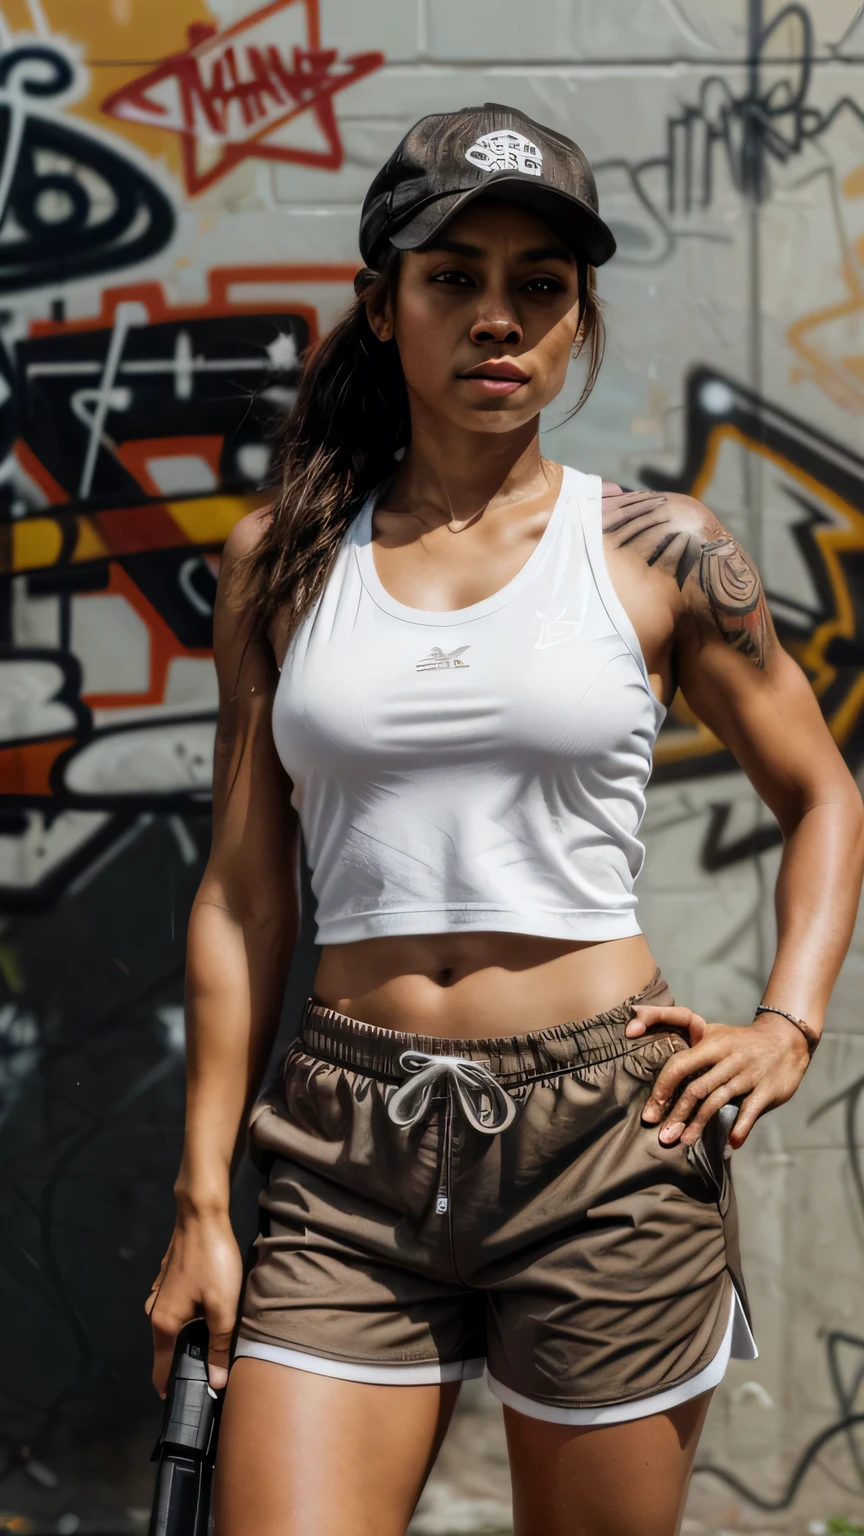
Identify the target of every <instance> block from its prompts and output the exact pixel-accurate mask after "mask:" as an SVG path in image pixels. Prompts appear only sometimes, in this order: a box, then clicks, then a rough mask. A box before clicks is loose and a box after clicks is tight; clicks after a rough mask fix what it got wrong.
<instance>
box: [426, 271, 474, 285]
mask: <svg viewBox="0 0 864 1536" xmlns="http://www.w3.org/2000/svg"><path fill="white" fill-rule="evenodd" d="M432 282H433V283H454V284H455V285H456V286H458V287H466V286H470V283H471V279H470V277H469V276H468V274H467V272H459V271H457V270H456V268H452V269H449V270H448V271H446V272H436V273H435V276H434V277H433V278H432Z"/></svg>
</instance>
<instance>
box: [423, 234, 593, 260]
mask: <svg viewBox="0 0 864 1536" xmlns="http://www.w3.org/2000/svg"><path fill="white" fill-rule="evenodd" d="M424 250H427V251H450V252H451V254H452V255H454V256H485V255H486V254H487V253H486V250H485V249H484V247H483V246H482V245H468V244H467V242H466V241H464V240H448V239H447V238H446V237H445V236H443V235H442V237H441V239H440V240H436V241H434V243H433V244H430V245H427V246H424ZM519 260H520V261H525V262H531V261H566V262H568V263H569V264H570V265H572V264H573V263H574V262H575V260H576V258H575V256H574V255H573V252H572V251H571V250H568V248H567V246H566V245H537V246H534V247H533V249H532V250H530V251H520V253H519Z"/></svg>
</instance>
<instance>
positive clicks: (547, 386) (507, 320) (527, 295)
mask: <svg viewBox="0 0 864 1536" xmlns="http://www.w3.org/2000/svg"><path fill="white" fill-rule="evenodd" d="M370 323H371V324H372V326H373V329H374V330H375V332H376V335H378V336H379V338H380V339H382V340H388V339H389V338H390V337H393V336H395V339H396V343H397V346H398V348H399V357H400V361H401V363H402V370H403V372H404V375H405V382H406V384H407V386H408V393H409V396H410V398H411V405H412V411H415V412H416V411H417V409H418V406H419V407H420V408H421V409H422V408H425V412H428V413H429V414H430V415H431V416H432V417H437V418H439V419H441V420H443V421H446V422H448V423H450V424H452V425H454V426H458V427H462V428H466V427H467V428H468V429H469V430H472V431H475V432H509V431H512V430H513V429H514V428H516V427H519V426H522V425H523V424H524V423H525V422H528V421H530V420H532V419H533V418H534V417H535V416H536V415H537V414H538V412H539V411H540V410H541V409H542V408H543V406H544V405H547V404H548V403H549V401H550V400H553V399H554V398H555V396H556V395H557V394H558V392H559V391H560V389H561V387H562V385H563V383H564V378H565V375H566V373H567V364H568V362H569V360H570V357H571V354H572V348H573V343H574V340H575V337H576V332H577V329H578V326H579V300H578V280H577V268H576V260H575V257H574V256H573V254H572V252H571V251H569V250H568V249H567V247H566V246H565V245H564V244H563V242H562V240H561V239H560V237H559V236H558V235H556V234H554V233H553V231H552V230H551V229H550V227H549V225H548V224H546V223H544V221H543V220H542V219H541V218H539V217H538V216H537V215H536V214H534V213H530V212H528V210H527V209H525V208H521V207H519V206H518V205H516V204H514V203H496V202H492V201H488V202H487V201H485V200H484V199H479V200H478V201H477V202H475V203H473V204H471V206H470V207H468V208H466V209H465V210H464V212H462V213H460V214H458V215H457V216H456V217H455V218H453V219H451V221H450V222H449V224H447V225H446V226H445V228H444V229H443V230H442V232H441V235H440V237H439V239H438V241H437V242H436V244H435V246H434V247H430V249H428V250H425V251H407V252H406V253H405V254H404V255H403V258H402V263H401V267H400V272H399V284H398V289H397V298H396V311H395V314H393V313H391V312H390V310H389V309H388V310H386V311H385V312H384V313H383V314H381V315H378V316H371V315H370Z"/></svg>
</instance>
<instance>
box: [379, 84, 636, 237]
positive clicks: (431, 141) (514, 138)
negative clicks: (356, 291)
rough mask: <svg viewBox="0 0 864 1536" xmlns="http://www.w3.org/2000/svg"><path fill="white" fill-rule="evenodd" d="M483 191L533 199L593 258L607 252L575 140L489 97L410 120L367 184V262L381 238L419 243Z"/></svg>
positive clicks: (607, 233)
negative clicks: (473, 104)
mask: <svg viewBox="0 0 864 1536" xmlns="http://www.w3.org/2000/svg"><path fill="white" fill-rule="evenodd" d="M482 195H486V196H492V197H497V198H500V199H501V200H502V201H505V202H514V203H521V204H523V205H524V206H526V207H528V208H531V209H532V210H533V211H535V212H536V213H538V214H539V215H540V216H541V218H543V219H545V220H546V222H547V223H548V224H549V225H550V226H551V227H552V228H553V229H554V230H555V231H556V233H557V234H558V235H559V236H560V237H561V238H562V239H564V240H565V241H566V242H567V244H568V245H569V246H570V247H571V248H572V249H574V250H577V251H580V252H582V253H583V254H584V256H585V258H586V260H587V261H588V262H589V263H590V264H591V266H594V267H599V266H601V265H602V264H603V262H604V261H608V260H609V257H610V256H612V255H614V252H615V236H614V235H613V233H612V231H611V229H610V228H609V226H608V224H604V222H603V220H602V219H601V218H600V215H599V213H598V201H597V184H596V182H595V180H594V173H593V171H592V170H591V167H590V165H589V164H588V161H587V159H586V157H585V155H584V154H583V153H582V150H581V149H580V148H579V145H578V144H574V143H573V140H572V139H568V138H565V136H564V134H563V133H556V132H555V131H554V130H553V129H551V128H544V127H543V125H542V123H535V122H534V119H533V118H531V117H526V116H525V114H524V113H523V112H517V111H515V109H514V108H513V107H504V106H501V105H500V104H499V103H498V102H494V101H487V102H485V103H484V105H483V106H482V107H462V108H460V110H459V111H458V112H439V113H436V114H434V115H433V116H431V117H423V118H421V119H420V121H419V123H415V124H414V127H413V128H411V129H409V131H408V133H406V135H405V137H404V139H403V140H402V142H401V144H400V145H399V146H398V148H396V149H395V150H394V151H393V153H392V155H391V156H390V159H389V160H388V161H387V163H386V165H384V166H382V167H381V170H380V171H379V172H378V174H377V176H376V177H375V179H374V181H373V182H372V185H371V187H370V188H369V191H368V192H367V193H366V197H365V199H364V202H363V210H362V212H361V215H360V250H361V253H362V256H363V260H364V261H365V262H366V263H367V264H368V265H369V266H370V267H374V266H375V265H376V263H377V262H379V261H380V260H381V258H382V256H383V254H384V251H385V250H386V246H387V242H388V241H389V242H390V244H391V245H395V246H396V247H397V249H398V250H400V251H418V250H422V249H423V247H424V246H426V245H430V244H431V243H432V242H433V240H434V239H435V236H436V235H437V234H438V233H439V231H440V230H441V229H442V228H443V226H444V225H445V224H446V223H447V221H448V219H451V218H452V217H453V215H454V214H455V213H458V212H459V210H460V209H461V208H464V207H465V206H466V205H467V204H468V203H472V202H473V201H474V199H475V198H477V197H480V196H482Z"/></svg>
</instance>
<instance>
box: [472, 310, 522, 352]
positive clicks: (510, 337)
mask: <svg viewBox="0 0 864 1536" xmlns="http://www.w3.org/2000/svg"><path fill="white" fill-rule="evenodd" d="M471 340H472V341H477V342H484V341H485V342H489V341H497V342H500V343H502V344H506V345H508V346H511V347H514V346H518V345H519V343H520V342H521V340H522V327H521V325H520V324H519V322H518V320H517V319H516V317H515V316H514V315H508V314H507V313H506V312H504V311H502V312H501V313H500V314H497V315H490V314H488V313H487V314H486V315H485V316H484V317H483V319H480V320H475V322H474V324H473V325H472V327H471Z"/></svg>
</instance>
